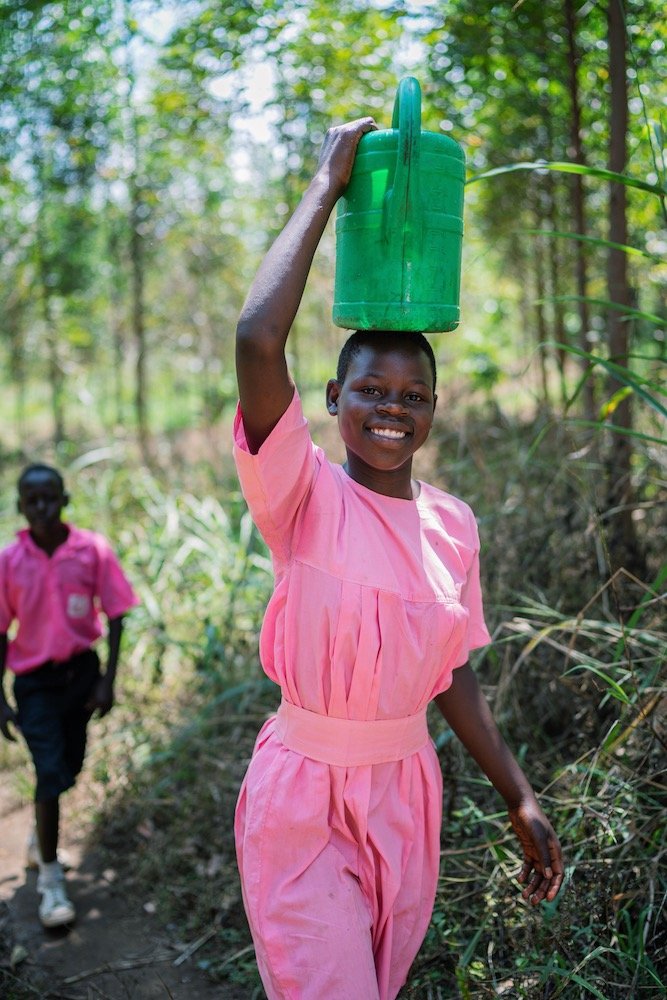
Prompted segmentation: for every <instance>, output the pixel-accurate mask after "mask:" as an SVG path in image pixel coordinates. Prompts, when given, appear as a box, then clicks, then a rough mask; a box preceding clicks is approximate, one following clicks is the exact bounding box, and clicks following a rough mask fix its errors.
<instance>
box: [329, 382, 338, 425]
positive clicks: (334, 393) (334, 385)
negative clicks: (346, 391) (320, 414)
mask: <svg viewBox="0 0 667 1000" xmlns="http://www.w3.org/2000/svg"><path fill="white" fill-rule="evenodd" d="M339 396H340V384H339V383H338V382H337V381H336V379H335V378H330V379H329V381H328V382H327V410H328V412H329V416H330V417H335V416H337V414H338V397H339Z"/></svg>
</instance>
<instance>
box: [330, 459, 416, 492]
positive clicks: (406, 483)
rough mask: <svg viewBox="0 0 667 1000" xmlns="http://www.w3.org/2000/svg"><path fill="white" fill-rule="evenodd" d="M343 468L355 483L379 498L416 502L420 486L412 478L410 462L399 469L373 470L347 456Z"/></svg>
mask: <svg viewBox="0 0 667 1000" xmlns="http://www.w3.org/2000/svg"><path fill="white" fill-rule="evenodd" d="M343 468H344V470H345V472H346V473H347V474H348V476H349V477H350V479H353V480H354V482H355V483H359V485H360V486H365V487H366V489H368V490H372V491H373V493H379V494H380V495H381V496H385V497H394V498H395V499H396V500H416V499H417V497H418V496H419V492H420V486H419V482H418V481H417V480H416V479H413V478H412V463H411V462H410V463H406V465H404V466H401V468H399V469H375V468H373V467H372V466H369V465H366V464H365V463H364V462H361V461H360V460H359V459H358V458H357V457H356V456H354V455H348V456H347V461H346V462H345V464H344V465H343Z"/></svg>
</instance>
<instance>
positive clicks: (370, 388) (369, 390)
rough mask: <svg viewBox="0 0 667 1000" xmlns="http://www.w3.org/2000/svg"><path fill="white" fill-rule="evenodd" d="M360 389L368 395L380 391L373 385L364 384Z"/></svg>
mask: <svg viewBox="0 0 667 1000" xmlns="http://www.w3.org/2000/svg"><path fill="white" fill-rule="evenodd" d="M361 391H362V392H365V393H366V394H367V395H368V396H374V395H375V394H376V393H379V392H380V390H379V389H378V388H377V386H375V385H365V386H364V387H363V389H362V390H361Z"/></svg>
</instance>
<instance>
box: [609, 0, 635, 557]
mask: <svg viewBox="0 0 667 1000" xmlns="http://www.w3.org/2000/svg"><path fill="white" fill-rule="evenodd" d="M607 17H608V33H609V35H608V38H609V78H610V85H611V110H610V123H609V169H610V170H613V171H615V172H618V173H623V172H624V171H625V166H626V145H627V130H628V93H627V76H626V48H627V43H626V34H625V18H624V12H623V7H622V3H621V0H609V4H608V8H607ZM609 240H610V241H611V242H614V243H623V244H627V242H628V233H627V214H626V187H625V185H624V184H618V183H614V182H611V184H610V186H609ZM607 297H608V298H609V301H610V302H613V303H615V304H616V305H617V306H618V307H619V308H617V309H610V310H609V316H608V321H607V323H608V326H607V330H608V345H609V356H610V358H611V360H612V361H614V362H615V363H616V364H617V365H620V366H622V367H623V368H625V367H626V366H627V362H628V354H629V350H630V337H631V330H632V325H631V323H630V322H629V317H628V314H627V313H626V312H625V311H624V310H625V309H626V308H627V307H629V306H630V305H631V292H630V285H629V281H628V268H627V256H626V254H625V253H624V252H623V251H622V250H616V249H613V248H611V247H610V248H609V251H608V257H607ZM622 388H623V384H622V383H621V382H619V381H618V380H617V379H615V378H614V377H613V376H610V377H609V378H608V384H607V391H608V393H609V396H610V397H611V396H613V394H614V393H616V392H618V391H619V390H620V389H622ZM631 399H632V396H630V395H628V396H626V397H625V398H623V399H621V400H620V402H619V403H618V406H617V407H616V409H615V410H614V412H613V413H612V414H611V422H612V424H614V425H615V426H617V427H618V428H619V431H618V432H616V433H612V434H611V437H610V441H609V444H608V450H607V459H606V471H607V505H608V508H609V514H608V516H609V533H608V545H609V552H610V557H611V562H612V565H611V569H612V571H614V570H616V569H618V568H619V567H621V566H625V568H626V569H628V570H630V571H632V572H634V573H641V572H643V570H644V561H643V558H642V554H641V552H640V549H639V544H638V541H637V535H636V532H635V525H634V521H633V520H632V511H633V508H634V503H635V499H634V490H633V485H632V475H631V473H632V438H631V437H630V435H629V434H628V433H627V431H629V430H630V429H631V427H632V409H631Z"/></svg>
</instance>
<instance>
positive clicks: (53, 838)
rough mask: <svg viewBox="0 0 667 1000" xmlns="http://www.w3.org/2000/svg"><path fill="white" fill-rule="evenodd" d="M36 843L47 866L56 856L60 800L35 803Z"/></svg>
mask: <svg viewBox="0 0 667 1000" xmlns="http://www.w3.org/2000/svg"><path fill="white" fill-rule="evenodd" d="M35 824H36V827H37V843H38V844H39V853H40V855H41V858H42V861H43V862H44V863H45V864H49V863H50V862H51V861H55V860H56V857H57V855H58V827H59V824H60V799H59V798H58V797H56V798H55V799H48V800H47V801H46V802H35Z"/></svg>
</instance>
